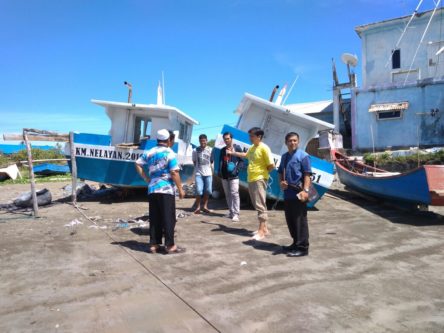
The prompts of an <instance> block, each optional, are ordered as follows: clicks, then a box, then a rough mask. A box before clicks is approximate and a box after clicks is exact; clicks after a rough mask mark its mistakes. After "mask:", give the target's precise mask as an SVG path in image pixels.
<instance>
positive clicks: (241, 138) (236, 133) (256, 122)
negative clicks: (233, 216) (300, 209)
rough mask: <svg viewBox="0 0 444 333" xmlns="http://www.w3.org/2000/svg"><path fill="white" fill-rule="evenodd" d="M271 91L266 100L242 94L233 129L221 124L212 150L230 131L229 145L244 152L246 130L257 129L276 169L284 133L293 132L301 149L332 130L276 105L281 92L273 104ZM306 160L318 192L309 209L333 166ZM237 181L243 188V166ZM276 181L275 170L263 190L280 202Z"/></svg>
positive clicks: (325, 186)
mask: <svg viewBox="0 0 444 333" xmlns="http://www.w3.org/2000/svg"><path fill="white" fill-rule="evenodd" d="M284 89H285V87H284ZM275 91H276V89H275ZM275 91H273V94H272V97H271V98H270V100H266V99H263V98H260V97H257V96H254V95H251V94H248V93H246V94H245V95H244V97H243V99H242V101H241V103H240V104H239V106H238V108H237V110H236V113H237V114H238V115H239V119H238V122H237V125H236V127H231V126H228V125H225V126H224V127H223V128H222V131H221V132H220V134H218V136H217V138H216V142H215V148H216V149H221V148H222V147H224V146H225V144H224V141H223V138H222V134H223V133H224V132H231V133H232V134H233V142H234V143H235V144H237V145H239V146H240V147H241V148H242V149H244V151H246V150H247V149H248V148H249V147H250V146H251V143H250V141H249V137H248V133H247V132H248V130H249V129H250V128H252V127H260V128H262V129H263V130H264V133H265V134H264V138H263V142H264V143H266V144H267V145H268V146H269V147H270V149H271V152H272V153H273V158H274V160H275V164H276V166H279V163H280V159H281V155H282V154H283V153H285V152H286V151H287V146H286V144H285V142H284V138H285V134H287V133H288V132H291V131H293V132H297V133H298V134H299V137H300V144H299V147H300V148H301V149H303V150H305V149H306V147H307V144H308V142H309V141H310V140H311V139H313V138H315V137H317V136H318V133H319V132H321V131H329V130H332V129H334V125H333V124H330V123H327V122H325V121H322V120H319V119H316V118H313V117H311V116H309V115H306V114H304V113H300V112H294V111H291V110H290V109H288V108H287V107H286V106H285V105H280V104H281V101H282V95H283V93H280V94H279V97H278V99H277V101H276V103H275V102H273V101H272V100H273V97H274V93H275ZM310 159H311V164H312V169H313V176H312V180H313V185H314V187H315V189H316V190H317V193H318V195H317V196H316V198H315V199H314V200H312V201H311V202H310V203H309V206H313V205H314V204H315V203H316V201H317V200H319V198H320V197H321V196H322V195H323V194H324V193H325V192H326V191H327V190H328V189H329V187H330V186H331V184H332V182H333V173H334V166H333V163H330V162H327V161H324V160H322V159H320V158H317V157H315V156H310ZM215 165H219V153H216V154H215ZM239 179H240V186H241V187H243V188H244V189H247V188H248V184H247V172H246V167H245V168H244V169H243V170H241V172H240V174H239ZM278 179H279V178H278V174H277V171H276V170H273V171H272V172H271V174H270V180H269V184H268V185H269V186H268V191H267V196H268V198H270V199H277V200H281V199H283V193H282V191H281V189H280V186H279V181H278Z"/></svg>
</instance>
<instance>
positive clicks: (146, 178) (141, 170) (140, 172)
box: [134, 163, 150, 183]
mask: <svg viewBox="0 0 444 333" xmlns="http://www.w3.org/2000/svg"><path fill="white" fill-rule="evenodd" d="M134 165H135V166H136V171H137V173H138V174H139V175H140V177H142V179H143V180H145V181H146V182H147V183H149V182H150V179H149V177H147V176H146V174H145V170H143V168H142V166H141V165H139V164H137V163H135V164H134Z"/></svg>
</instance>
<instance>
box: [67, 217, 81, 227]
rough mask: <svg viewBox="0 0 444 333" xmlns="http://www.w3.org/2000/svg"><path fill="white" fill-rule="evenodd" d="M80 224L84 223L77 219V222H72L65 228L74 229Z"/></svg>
mask: <svg viewBox="0 0 444 333" xmlns="http://www.w3.org/2000/svg"><path fill="white" fill-rule="evenodd" d="M78 224H83V222H82V221H79V220H77V219H75V220H72V221H71V222H69V223H67V224H65V227H71V228H73V227H74V226H76V225H78Z"/></svg>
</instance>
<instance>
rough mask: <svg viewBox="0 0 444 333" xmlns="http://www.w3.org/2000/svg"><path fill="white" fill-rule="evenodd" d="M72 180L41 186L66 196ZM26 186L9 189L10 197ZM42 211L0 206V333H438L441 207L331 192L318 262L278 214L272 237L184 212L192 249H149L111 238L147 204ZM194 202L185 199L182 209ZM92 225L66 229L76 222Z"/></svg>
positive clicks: (182, 229) (4, 193) (136, 238)
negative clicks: (418, 208)
mask: <svg viewBox="0 0 444 333" xmlns="http://www.w3.org/2000/svg"><path fill="white" fill-rule="evenodd" d="M63 185H64V184H61V183H51V184H45V185H43V184H38V188H42V187H43V186H46V187H48V188H49V189H50V190H51V191H52V194H53V197H55V198H59V197H60V196H61V194H62V191H61V190H60V189H61V188H62V187H63ZM28 187H29V186H28V185H6V186H2V187H1V191H0V202H2V203H4V202H6V201H7V200H10V199H12V198H13V197H15V196H17V195H18V194H20V193H21V192H23V191H27V190H28ZM110 203H111V202H109V201H102V202H84V203H81V205H82V206H83V207H85V208H87V210H84V213H85V214H88V215H89V216H96V217H97V223H98V224H99V225H100V226H106V227H107V229H94V228H90V224H89V223H88V222H87V221H86V220H85V219H84V218H82V217H81V215H80V214H79V213H78V211H76V210H75V209H74V208H72V206H70V205H67V204H56V205H53V206H52V207H47V208H42V209H41V215H42V216H43V217H42V218H40V219H39V220H38V221H34V220H33V219H32V218H28V217H26V216H25V215H22V214H10V213H5V212H4V211H3V212H0V234H1V235H2V241H1V246H0V253H1V260H0V275H1V278H0V319H1V320H0V331H1V332H49V331H59V332H91V331H94V332H213V331H214V332H216V331H220V332H443V330H444V317H443V316H442V313H443V311H444V301H443V299H444V289H443V288H442V286H443V284H444V277H443V274H442V272H444V252H443V251H442V249H443V248H444V209H443V207H439V208H434V209H435V211H434V212H432V213H424V214H421V215H412V214H408V213H403V212H400V211H397V210H393V209H390V208H386V207H381V206H380V205H378V204H376V203H372V202H368V201H365V200H363V199H361V198H359V197H355V196H353V195H351V194H350V193H348V192H346V191H344V190H342V189H339V188H338V189H335V190H332V191H330V193H328V194H326V195H325V196H324V197H323V199H322V200H321V201H319V203H318V204H317V208H316V209H315V210H313V211H310V212H309V223H310V235H311V237H310V241H311V248H310V255H309V256H308V257H304V258H287V257H285V256H284V255H282V254H276V251H278V250H279V245H280V244H288V243H289V242H290V239H289V236H288V231H287V228H286V225H285V221H284V214H283V211H282V210H277V211H273V212H270V225H271V232H272V235H271V236H270V237H268V238H267V239H266V240H265V241H263V242H256V243H253V244H249V243H245V241H247V240H248V239H249V235H250V232H251V231H253V230H254V229H255V227H256V221H255V212H254V211H252V210H246V209H244V210H243V211H242V216H241V222H240V223H238V224H233V223H231V222H230V221H229V220H227V219H224V218H223V217H221V216H220V215H222V214H223V213H225V210H223V207H224V203H223V201H212V202H211V205H212V207H213V208H215V209H216V213H217V215H216V216H211V217H210V216H207V215H201V216H189V217H185V218H179V222H178V225H177V234H178V235H177V238H178V243H179V244H180V245H182V246H185V247H187V250H188V251H187V253H185V254H183V255H177V256H165V255H160V254H157V255H153V254H148V253H146V249H147V246H146V243H147V240H148V236H147V235H146V232H147V231H146V230H145V229H131V230H126V229H120V230H117V231H114V232H113V231H111V229H112V227H113V226H115V223H114V221H115V220H116V219H117V218H124V219H128V218H129V217H130V216H132V217H136V216H139V215H142V214H143V213H144V212H146V210H147V204H146V202H145V197H144V196H142V197H133V198H129V199H128V200H126V201H122V200H121V199H119V200H117V201H116V202H113V203H112V204H110ZM191 204H192V200H191V199H185V200H183V201H180V202H178V208H186V207H189V206H191ZM76 218H77V219H80V220H81V221H83V224H81V225H77V226H76V227H65V224H67V223H69V222H70V221H72V220H74V219H76Z"/></svg>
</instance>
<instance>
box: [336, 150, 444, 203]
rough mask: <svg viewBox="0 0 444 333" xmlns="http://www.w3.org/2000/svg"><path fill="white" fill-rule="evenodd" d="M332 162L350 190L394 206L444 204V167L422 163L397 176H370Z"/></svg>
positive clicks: (341, 179)
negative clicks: (388, 202) (383, 200)
mask: <svg viewBox="0 0 444 333" xmlns="http://www.w3.org/2000/svg"><path fill="white" fill-rule="evenodd" d="M336 156H337V155H334V157H335V158H336ZM335 164H336V172H337V174H338V177H339V180H340V181H341V183H342V184H343V185H345V186H347V187H349V188H350V189H352V190H354V191H357V192H360V193H363V194H366V195H370V196H373V197H378V198H382V199H385V200H388V201H390V202H391V203H392V204H395V205H396V204H412V205H444V197H443V194H444V192H443V190H444V166H441V165H437V166H422V167H419V168H417V169H414V170H412V171H410V172H406V173H402V174H399V175H389V176H385V177H384V176H380V177H373V176H367V175H364V174H358V173H355V172H352V171H350V170H348V169H347V168H346V167H344V166H343V165H342V164H341V163H339V162H336V163H335ZM361 166H365V165H363V164H361ZM368 168H372V167H370V166H368Z"/></svg>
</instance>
